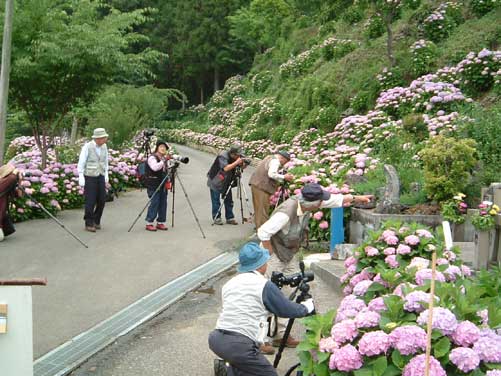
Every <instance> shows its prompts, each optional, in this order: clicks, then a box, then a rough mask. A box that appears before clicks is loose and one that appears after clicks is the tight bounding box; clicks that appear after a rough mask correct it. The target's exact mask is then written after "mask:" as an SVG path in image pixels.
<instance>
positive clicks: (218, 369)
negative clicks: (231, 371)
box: [214, 359, 228, 376]
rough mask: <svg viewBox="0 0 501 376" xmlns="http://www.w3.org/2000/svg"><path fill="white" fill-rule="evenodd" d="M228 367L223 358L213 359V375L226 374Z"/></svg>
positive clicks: (222, 375)
mask: <svg viewBox="0 0 501 376" xmlns="http://www.w3.org/2000/svg"><path fill="white" fill-rule="evenodd" d="M227 374H228V369H227V368H226V363H225V361H224V360H223V359H214V376H226V375H227Z"/></svg>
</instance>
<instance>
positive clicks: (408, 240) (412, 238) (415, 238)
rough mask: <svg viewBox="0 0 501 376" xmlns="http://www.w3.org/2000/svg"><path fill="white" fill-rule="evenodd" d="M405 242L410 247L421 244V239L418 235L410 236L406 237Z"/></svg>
mask: <svg viewBox="0 0 501 376" xmlns="http://www.w3.org/2000/svg"><path fill="white" fill-rule="evenodd" d="M404 241H405V242H406V243H407V244H409V245H416V244H419V242H420V239H419V236H416V235H408V236H406V237H405V239H404Z"/></svg>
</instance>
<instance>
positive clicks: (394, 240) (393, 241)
mask: <svg viewBox="0 0 501 376" xmlns="http://www.w3.org/2000/svg"><path fill="white" fill-rule="evenodd" d="M384 241H385V242H386V244H388V245H396V244H398V237H397V236H387V237H386V238H384Z"/></svg>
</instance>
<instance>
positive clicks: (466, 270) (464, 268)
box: [461, 264, 471, 277]
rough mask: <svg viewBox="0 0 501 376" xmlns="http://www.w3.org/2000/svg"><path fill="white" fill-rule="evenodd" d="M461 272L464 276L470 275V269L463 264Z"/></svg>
mask: <svg viewBox="0 0 501 376" xmlns="http://www.w3.org/2000/svg"><path fill="white" fill-rule="evenodd" d="M461 272H462V273H463V275H464V276H465V277H470V276H471V269H470V268H469V267H468V266H467V265H465V264H463V265H461Z"/></svg>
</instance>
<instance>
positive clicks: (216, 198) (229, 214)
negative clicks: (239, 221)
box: [210, 189, 235, 221]
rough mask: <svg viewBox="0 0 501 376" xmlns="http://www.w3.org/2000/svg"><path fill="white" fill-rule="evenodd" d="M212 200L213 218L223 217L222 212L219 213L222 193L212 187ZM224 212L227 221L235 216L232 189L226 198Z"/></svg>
mask: <svg viewBox="0 0 501 376" xmlns="http://www.w3.org/2000/svg"><path fill="white" fill-rule="evenodd" d="M210 200H211V203H212V219H217V218H221V212H219V213H218V210H219V207H220V206H221V193H219V192H218V191H214V190H212V189H211V190H210ZM224 214H225V217H226V220H227V221H229V220H230V219H233V218H235V215H234V214H233V196H232V195H231V189H230V190H229V191H228V195H226V197H225V199H224Z"/></svg>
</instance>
